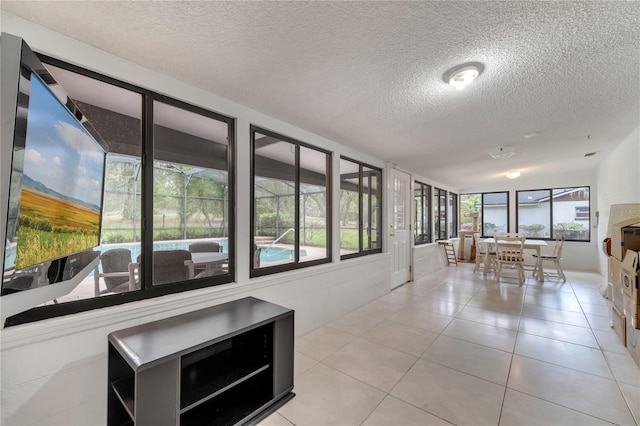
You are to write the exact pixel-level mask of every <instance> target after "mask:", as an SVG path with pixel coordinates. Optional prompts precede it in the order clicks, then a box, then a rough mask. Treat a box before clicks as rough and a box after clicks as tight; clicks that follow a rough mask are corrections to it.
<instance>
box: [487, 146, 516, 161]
mask: <svg viewBox="0 0 640 426" xmlns="http://www.w3.org/2000/svg"><path fill="white" fill-rule="evenodd" d="M489 155H490V156H491V157H493V158H495V159H496V160H499V159H502V158H509V157H513V156H514V155H516V151H515V150H514V149H513V147H511V146H497V147H495V148H493V149H492V150H491V151H489Z"/></svg>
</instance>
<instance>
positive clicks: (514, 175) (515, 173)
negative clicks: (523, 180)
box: [507, 170, 520, 179]
mask: <svg viewBox="0 0 640 426" xmlns="http://www.w3.org/2000/svg"><path fill="white" fill-rule="evenodd" d="M507 177H508V178H509V179H515V178H519V177H520V172H519V171H517V170H515V171H513V172H509V173H507Z"/></svg>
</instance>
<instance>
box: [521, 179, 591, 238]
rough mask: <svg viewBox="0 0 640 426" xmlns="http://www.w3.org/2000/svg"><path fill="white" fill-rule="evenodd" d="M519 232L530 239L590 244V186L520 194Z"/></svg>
mask: <svg viewBox="0 0 640 426" xmlns="http://www.w3.org/2000/svg"><path fill="white" fill-rule="evenodd" d="M516 193H517V199H518V207H517V209H518V212H517V223H518V231H519V232H525V233H526V234H527V236H528V237H532V238H544V239H554V238H556V236H558V235H562V236H564V237H565V239H567V240H570V241H590V239H591V236H590V227H591V225H590V210H589V203H590V201H589V187H588V186H585V187H575V188H556V189H541V190H533V191H517V192H516Z"/></svg>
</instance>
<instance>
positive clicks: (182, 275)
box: [129, 250, 194, 289]
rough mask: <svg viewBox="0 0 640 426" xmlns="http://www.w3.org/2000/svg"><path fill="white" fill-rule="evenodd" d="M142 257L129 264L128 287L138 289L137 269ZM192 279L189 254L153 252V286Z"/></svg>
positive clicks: (171, 251)
mask: <svg viewBox="0 0 640 426" xmlns="http://www.w3.org/2000/svg"><path fill="white" fill-rule="evenodd" d="M141 259H142V255H140V256H138V259H137V260H136V263H131V264H129V287H130V288H132V289H133V288H140V279H139V276H140V274H139V269H140V261H141ZM193 277H194V272H193V261H192V260H191V253H189V252H188V251H186V250H161V251H154V252H153V285H162V284H168V283H173V282H178V281H186V280H190V279H192V278H193Z"/></svg>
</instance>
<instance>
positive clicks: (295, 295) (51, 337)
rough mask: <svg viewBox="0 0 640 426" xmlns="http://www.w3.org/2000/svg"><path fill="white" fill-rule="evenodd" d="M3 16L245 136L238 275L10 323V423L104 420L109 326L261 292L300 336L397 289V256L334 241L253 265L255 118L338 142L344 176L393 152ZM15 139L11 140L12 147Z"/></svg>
mask: <svg viewBox="0 0 640 426" xmlns="http://www.w3.org/2000/svg"><path fill="white" fill-rule="evenodd" d="M1 25H2V31H4V32H7V33H11V34H15V35H17V36H20V37H23V38H24V39H25V40H26V42H27V43H28V44H29V45H30V46H31V47H32V49H34V50H36V51H38V52H41V53H45V54H47V55H50V56H53V57H56V58H60V59H62V60H65V61H67V62H70V63H72V64H77V65H79V66H82V67H84V68H88V69H91V70H95V71H97V72H99V73H101V74H104V75H108V76H112V77H114V78H117V79H119V80H122V81H126V82H130V83H133V84H135V85H138V86H141V87H145V88H149V89H151V90H154V91H156V92H160V93H163V94H166V95H168V96H171V97H174V98H176V99H179V100H182V101H185V102H188V103H191V104H194V105H197V106H200V107H203V108H206V109H209V110H212V111H216V112H219V113H221V114H224V115H227V116H231V117H234V118H236V126H237V127H236V130H237V142H238V143H237V180H236V182H237V196H236V197H237V198H236V202H235V214H236V221H237V222H236V237H237V247H236V259H237V262H236V264H237V265H238V266H237V271H236V282H235V283H232V284H228V285H222V286H217V287H213V288H206V289H199V290H194V291H189V292H184V293H179V294H174V295H168V296H164V297H160V298H155V299H150V300H145V301H140V302H134V303H128V304H124V305H120V306H114V307H108V308H103V309H99V310H94V311H90V312H84V313H80V314H75V315H70V316H66V317H60V318H54V319H49V320H45V321H39V322H35V323H31V324H24V325H20V326H15V327H10V328H7V329H3V330H2V331H0V339H1V348H0V350H1V352H0V354H1V356H2V365H1V368H2V376H1V378H2V406H1V417H0V423H1V424H3V425H14V424H64V425H94V424H95V425H100V424H104V423H105V419H106V395H107V381H106V374H107V362H106V349H107V335H108V333H109V332H111V331H114V330H118V329H122V328H126V327H130V326H133V325H136V324H140V323H144V322H149V321H153V320H156V319H160V318H165V317H168V316H172V315H175V314H178V313H182V312H186V311H190V310H194V309H199V308H204V307H207V306H211V305H216V304H219V303H223V302H226V301H229V300H233V299H237V298H240V297H245V296H255V297H259V298H262V299H265V300H268V301H271V302H274V303H278V304H281V305H283V306H287V307H289V308H292V309H294V310H295V311H296V317H295V321H296V329H295V330H296V334H297V335H300V334H303V333H306V332H308V331H310V330H312V329H314V328H317V327H319V326H321V325H322V324H324V323H326V322H329V321H331V320H333V319H335V318H337V317H339V316H341V315H343V314H344V313H346V312H349V311H351V310H353V309H355V308H357V307H359V306H362V305H364V304H366V303H368V302H369V301H372V300H374V299H376V298H378V297H380V296H382V295H384V294H386V293H387V292H388V291H389V276H390V263H391V258H390V256H389V255H388V254H386V253H382V254H377V255H371V256H365V257H362V258H358V259H351V260H348V261H340V256H339V247H334V251H333V259H334V261H333V263H330V264H325V265H319V266H316V267H311V268H305V269H302V270H298V271H290V272H287V273H281V274H277V275H273V276H268V277H261V278H257V279H251V280H250V279H249V271H248V265H249V262H250V258H251V256H250V252H251V247H250V245H249V240H250V235H249V222H250V221H249V211H250V210H251V200H250V199H249V195H248V194H249V193H250V191H249V189H250V185H251V182H250V175H251V174H250V169H249V164H250V162H249V158H250V152H249V143H248V141H249V125H250V124H256V125H259V126H261V127H264V128H268V129H271V130H273V131H276V132H279V133H283V134H286V135H288V136H291V137H293V138H296V139H299V140H302V141H305V142H308V143H310V144H312V145H315V146H318V147H321V148H324V149H327V150H330V151H331V152H332V153H333V176H332V178H333V181H334V182H339V157H340V156H341V155H345V156H348V157H351V158H355V159H358V160H361V161H364V162H367V163H369V164H371V165H373V166H376V167H380V168H381V169H384V167H385V163H384V161H381V160H380V159H377V158H374V157H371V156H370V155H368V154H366V153H362V152H357V151H354V150H352V149H349V148H347V147H345V146H342V145H340V144H338V143H336V142H334V141H330V140H327V139H324V138H321V137H319V136H317V135H314V134H312V133H309V132H306V131H304V130H302V129H299V128H297V127H294V126H292V125H290V124H288V123H285V122H282V121H280V120H277V119H274V118H272V117H268V116H266V115H264V114H262V113H260V112H257V111H253V110H250V109H248V108H245V107H243V106H241V105H237V104H234V103H232V102H230V101H228V100H225V99H223V98H220V97H218V96H215V95H212V94H210V93H207V92H204V91H202V90H200V89H197V88H195V87H192V86H189V85H186V84H185V83H182V82H180V81H177V80H174V79H172V78H169V77H166V76H163V75H161V74H158V73H156V72H154V71H151V70H147V69H144V68H142V67H139V66H136V65H134V64H131V63H129V62H126V61H124V60H122V59H120V58H117V57H115V56H113V55H110V54H107V53H105V52H103V51H100V50H97V49H95V48H93V47H91V46H89V45H86V44H83V43H81V42H78V41H77V40H73V39H70V38H68V37H65V36H63V35H61V34H59V33H55V32H53V31H50V30H48V29H46V28H43V27H40V26H38V25H35V24H33V23H30V22H28V21H25V20H23V19H21V18H18V17H16V16H13V15H11V14H9V13H6V12H3V13H2V24H1ZM10 143H11V141H6V140H3V141H2V146H3V147H6V144H10ZM2 184H3V185H7V184H8V183H7V182H2ZM333 192H334V194H333V197H334V198H333V205H334V206H337V205H339V202H338V197H339V191H333ZM5 202H6V200H5ZM338 210H339V209H334V212H333V218H332V219H333V223H339V211H338ZM383 211H386V210H383ZM0 225H1V224H0ZM333 232H334V234H333V240H334V241H339V229H338V227H335V229H334V230H333Z"/></svg>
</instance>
